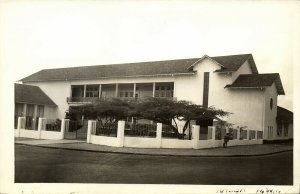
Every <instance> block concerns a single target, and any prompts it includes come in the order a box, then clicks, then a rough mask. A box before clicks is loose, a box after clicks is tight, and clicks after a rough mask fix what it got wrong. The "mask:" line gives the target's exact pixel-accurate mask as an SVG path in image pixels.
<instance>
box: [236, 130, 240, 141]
mask: <svg viewBox="0 0 300 194" xmlns="http://www.w3.org/2000/svg"><path fill="white" fill-rule="evenodd" d="M240 138H241V130H240V129H239V128H238V129H237V133H236V139H237V140H240Z"/></svg>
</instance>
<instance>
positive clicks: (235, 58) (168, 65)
mask: <svg viewBox="0 0 300 194" xmlns="http://www.w3.org/2000/svg"><path fill="white" fill-rule="evenodd" d="M251 58H252V59H253V57H252V55H251V54H246V55H230V56H218V57H211V59H213V60H215V61H217V62H218V63H220V64H221V65H222V68H223V69H224V71H225V70H232V71H233V70H237V69H238V68H239V67H240V66H241V65H242V64H243V63H244V62H245V60H247V59H251ZM199 59H201V58H191V59H178V60H167V61H151V62H140V63H125V64H111V65H95V66H81V67H69V68H57V69H44V70H41V71H39V72H37V73H34V74H32V75H30V76H28V77H25V78H23V79H21V80H20V81H22V82H24V83H26V82H43V81H64V80H81V79H100V78H116V77H139V76H158V75H168V76H170V75H178V74H179V75H180V74H194V71H193V69H190V68H189V67H191V66H192V65H193V64H195V63H196V62H197V61H199ZM254 66H255V63H254ZM254 69H256V66H255V67H254Z"/></svg>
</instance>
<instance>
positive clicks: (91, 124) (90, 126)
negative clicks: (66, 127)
mask: <svg viewBox="0 0 300 194" xmlns="http://www.w3.org/2000/svg"><path fill="white" fill-rule="evenodd" d="M94 128H96V121H93V120H89V121H88V129H87V137H86V142H87V143H91V135H92V130H93V129H94Z"/></svg>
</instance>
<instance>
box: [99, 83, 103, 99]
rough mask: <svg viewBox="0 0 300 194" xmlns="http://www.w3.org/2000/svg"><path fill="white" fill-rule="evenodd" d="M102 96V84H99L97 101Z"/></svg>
mask: <svg viewBox="0 0 300 194" xmlns="http://www.w3.org/2000/svg"><path fill="white" fill-rule="evenodd" d="M101 94H102V84H99V99H101Z"/></svg>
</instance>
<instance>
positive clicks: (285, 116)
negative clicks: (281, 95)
mask: <svg viewBox="0 0 300 194" xmlns="http://www.w3.org/2000/svg"><path fill="white" fill-rule="evenodd" d="M293 117H294V114H293V112H292V111H289V110H287V109H285V108H283V107H281V106H277V118H276V119H277V120H278V121H284V122H287V123H293Z"/></svg>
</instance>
